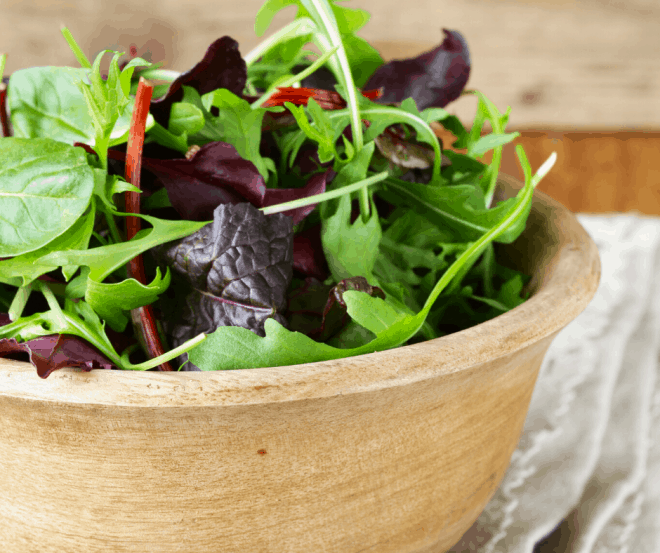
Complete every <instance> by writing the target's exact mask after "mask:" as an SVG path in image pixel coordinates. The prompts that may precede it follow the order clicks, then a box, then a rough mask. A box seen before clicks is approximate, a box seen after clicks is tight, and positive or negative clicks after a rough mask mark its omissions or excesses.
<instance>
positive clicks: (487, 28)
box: [0, 0, 660, 130]
mask: <svg viewBox="0 0 660 553" xmlns="http://www.w3.org/2000/svg"><path fill="white" fill-rule="evenodd" d="M261 4H262V0H241V2H240V3H236V2H234V1H233V0H190V1H187V2H185V4H183V3H181V2H179V1H178V0H159V1H158V2H156V1H155V0H145V1H143V2H139V3H133V4H129V3H126V2H124V1H123V0H107V1H105V0H21V1H18V0H0V13H2V18H1V20H0V31H1V32H0V37H1V39H0V51H5V52H8V54H9V59H8V62H7V70H8V71H15V70H16V69H18V68H20V67H27V66H34V65H49V64H50V65H56V64H57V65H61V64H72V65H75V59H74V58H73V56H72V55H71V54H70V52H69V51H68V47H67V45H66V43H65V42H64V40H63V39H62V38H61V36H60V34H59V25H60V23H65V24H67V25H68V26H69V27H70V28H71V30H72V32H73V33H74V35H75V36H76V37H78V39H79V41H80V42H81V44H82V45H83V46H84V48H85V50H86V51H87V52H89V53H90V54H94V53H96V52H98V51H99V50H101V49H103V48H119V49H123V50H125V51H127V50H128V48H129V47H130V45H131V44H135V45H137V46H138V48H143V47H144V48H145V49H146V50H150V51H151V53H152V54H153V59H154V61H159V60H163V59H165V60H167V61H168V62H169V66H170V67H173V68H177V69H186V68H188V67H189V66H191V65H192V64H193V63H195V61H197V60H198V59H199V58H200V57H201V56H202V55H203V53H204V51H205V50H206V47H207V46H208V45H209V44H210V42H212V41H213V40H214V39H216V38H218V37H220V36H223V35H226V34H228V35H231V36H233V37H234V38H236V39H237V40H238V41H239V44H240V45H241V51H242V52H247V51H248V50H249V49H251V48H252V47H253V46H254V45H255V44H256V43H257V42H258V39H257V37H255V35H254V32H253V21H254V16H255V14H256V12H257V10H258V9H259V7H260V6H261ZM348 5H349V6H350V7H359V8H364V9H367V10H368V11H370V12H371V13H372V14H373V16H372V20H371V21H370V22H369V23H368V24H367V26H366V27H365V28H364V29H363V30H362V31H360V33H359V34H360V35H361V36H363V37H365V38H367V39H368V40H370V41H373V42H375V44H376V45H377V46H378V47H379V48H381V50H382V51H383V53H384V55H385V56H386V57H387V58H391V57H400V56H406V55H412V54H416V53H420V52H422V51H424V50H425V49H427V48H429V47H432V46H434V45H435V44H437V43H439V42H440V41H441V40H442V33H441V28H442V27H447V28H450V29H457V30H460V31H461V32H462V33H463V34H464V35H465V36H466V38H467V41H468V44H469V45H470V49H471V52H472V60H473V72H472V75H471V78H470V82H469V86H470V87H471V88H478V89H480V90H482V91H483V92H484V93H486V94H487V95H488V96H489V97H490V98H491V99H492V100H493V101H494V102H495V103H496V105H498V106H500V107H502V108H505V107H506V106H507V105H511V106H512V108H513V114H512V118H511V124H512V125H515V126H518V127H521V128H523V127H524V128H549V127H552V128H562V129H564V130H568V129H580V128H610V129H615V128H616V129H628V130H639V129H647V130H648V129H656V130H660V102H658V101H657V99H658V98H660V56H658V55H657V54H658V52H659V51H660V38H659V37H660V33H659V32H658V30H659V29H660V3H658V2H657V1H656V0H626V1H625V2H624V1H622V0H619V1H617V2H614V1H613V0H501V1H497V2H493V1H492V0H415V1H414V2H408V3H406V4H405V8H403V9H402V6H404V4H402V3H401V1H400V0H378V1H376V0H353V1H351V2H350V3H349V4H348ZM293 11H295V10H294V9H292V8H287V9H286V10H285V13H283V14H280V15H278V16H277V17H276V18H275V25H274V27H273V29H275V28H277V26H281V25H282V24H284V23H286V22H288V21H289V20H290V18H291V14H292V12H293ZM471 100H473V99H472V98H467V99H461V100H460V101H459V102H458V103H456V104H455V105H454V106H452V107H451V109H452V110H454V111H456V113H458V115H459V116H460V117H461V118H463V119H465V120H469V119H471V117H472V116H473V113H474V104H473V102H471Z"/></svg>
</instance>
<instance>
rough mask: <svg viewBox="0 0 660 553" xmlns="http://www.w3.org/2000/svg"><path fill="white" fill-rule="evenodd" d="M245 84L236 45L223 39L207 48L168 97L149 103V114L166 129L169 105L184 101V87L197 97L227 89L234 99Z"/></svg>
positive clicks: (183, 74) (242, 61)
mask: <svg viewBox="0 0 660 553" xmlns="http://www.w3.org/2000/svg"><path fill="white" fill-rule="evenodd" d="M246 82H247V65H246V63H245V60H244V59H243V58H242V57H241V54H240V52H239V51H238V43H237V42H236V41H235V40H234V39H233V38H231V37H228V36H224V37H222V38H219V39H217V40H216V41H215V42H213V43H212V44H211V46H209V48H208V50H207V51H206V54H204V57H203V58H202V60H201V61H200V62H199V63H197V64H196V65H195V66H194V67H193V68H192V69H189V70H188V71H186V72H185V73H182V74H181V75H180V76H179V77H178V78H177V79H176V80H175V81H174V82H173V83H172V84H171V85H170V88H169V90H168V91H167V93H166V94H165V95H164V96H162V97H161V98H159V99H158V100H154V101H152V102H151V109H150V111H151V114H152V115H153V116H154V119H155V120H156V122H158V123H159V124H161V125H162V126H163V127H165V128H167V126H168V123H169V120H170V110H171V108H172V104H174V103H175V102H180V101H181V100H182V99H183V88H182V87H183V86H184V85H185V86H190V87H193V88H194V89H195V90H197V92H199V94H200V96H201V95H204V94H206V93H207V92H213V91H214V90H216V89H218V88H226V89H227V90H229V91H231V92H233V93H234V94H236V95H237V96H240V95H241V94H242V93H243V89H244V88H245V83H246Z"/></svg>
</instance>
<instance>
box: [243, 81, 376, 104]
mask: <svg viewBox="0 0 660 553" xmlns="http://www.w3.org/2000/svg"><path fill="white" fill-rule="evenodd" d="M362 95H363V96H365V97H366V98H369V99H370V100H376V99H378V98H380V96H381V91H380V90H366V91H364V92H362ZM310 98H314V100H315V101H316V103H317V104H318V105H319V106H321V107H322V108H323V109H325V110H333V109H343V108H345V107H346V102H345V101H344V99H343V98H342V97H341V96H340V95H339V93H337V92H335V91H334V90H325V89H322V88H302V87H301V88H296V87H293V86H278V87H277V92H275V93H274V94H273V95H272V96H271V97H270V98H268V100H266V101H265V102H264V103H263V104H262V107H265V108H269V107H274V106H283V105H284V104H285V103H286V102H291V103H292V104H295V105H296V106H306V105H307V103H308V102H309V100H310ZM247 99H248V101H249V100H251V99H252V100H256V99H257V97H254V98H252V97H250V98H247Z"/></svg>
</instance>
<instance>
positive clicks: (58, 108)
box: [8, 60, 153, 147]
mask: <svg viewBox="0 0 660 553" xmlns="http://www.w3.org/2000/svg"><path fill="white" fill-rule="evenodd" d="M133 61H135V60H133ZM138 61H142V62H143V61H144V60H138ZM144 63H145V64H146V63H147V62H144ZM140 65H141V63H140ZM124 71H126V69H124ZM129 71H130V70H129ZM88 74H89V71H88V70H87V69H75V68H72V67H31V68H29V69H20V70H18V71H16V72H15V73H13V74H12V76H11V79H10V86H9V93H8V103H9V109H10V111H11V122H12V125H13V127H14V136H16V137H17V138H52V139H53V140H58V141H60V142H65V143H67V144H74V143H76V142H81V143H83V144H88V145H89V146H91V147H95V146H96V133H95V129H94V123H93V121H92V116H91V115H90V113H89V111H88V107H87V104H86V103H85V97H84V94H83V92H82V91H81V89H80V87H79V86H78V85H77V84H76V83H81V82H84V81H86V80H87V79H88ZM131 115H132V106H131V105H126V106H125V108H123V109H122V111H121V112H120V115H119V117H118V118H117V120H116V122H115V124H114V125H113V127H112V129H111V132H110V141H109V145H110V146H114V145H117V144H122V143H124V142H126V141H127V140H128V130H129V127H130V123H131ZM152 125H153V117H151V116H150V117H149V119H148V121H147V127H148V128H150V127H151V126H152Z"/></svg>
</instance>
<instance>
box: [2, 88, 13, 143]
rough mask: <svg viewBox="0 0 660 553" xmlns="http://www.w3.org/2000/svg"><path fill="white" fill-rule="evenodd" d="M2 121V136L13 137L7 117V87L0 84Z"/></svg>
mask: <svg viewBox="0 0 660 553" xmlns="http://www.w3.org/2000/svg"><path fill="white" fill-rule="evenodd" d="M0 120H2V136H3V137H4V136H11V133H10V131H9V116H8V115H7V85H6V84H5V83H3V82H0Z"/></svg>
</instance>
